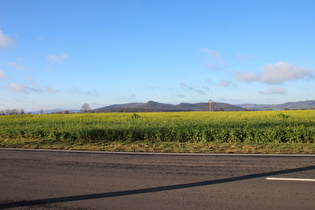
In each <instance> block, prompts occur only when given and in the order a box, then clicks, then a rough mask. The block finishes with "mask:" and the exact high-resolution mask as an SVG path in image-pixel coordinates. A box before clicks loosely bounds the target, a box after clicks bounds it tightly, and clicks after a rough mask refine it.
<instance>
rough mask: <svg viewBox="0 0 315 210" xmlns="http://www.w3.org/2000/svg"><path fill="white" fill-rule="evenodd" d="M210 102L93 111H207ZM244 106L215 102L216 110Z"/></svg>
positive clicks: (150, 103) (122, 106)
mask: <svg viewBox="0 0 315 210" xmlns="http://www.w3.org/2000/svg"><path fill="white" fill-rule="evenodd" d="M206 110H208V103H195V104H191V103H180V104H178V105H173V104H164V103H159V102H155V101H148V102H147V103H128V104H114V105H110V106H106V107H102V108H98V109H94V110H91V111H93V112H178V111H206ZM242 110H244V108H242V107H239V106H235V105H231V104H227V103H215V104H214V111H242Z"/></svg>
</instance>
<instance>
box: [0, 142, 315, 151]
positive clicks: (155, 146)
mask: <svg viewBox="0 0 315 210" xmlns="http://www.w3.org/2000/svg"><path fill="white" fill-rule="evenodd" d="M0 147H3V148H28V149H58V150H88V151H110V152H157V153H225V154H315V144H314V143H272V142H269V143H200V142H197V143H194V142H185V143H181V142H147V141H133V142H128V141H125V142H123V141H117V142H104V143H83V142H74V141H59V140H51V139H46V140H45V139H43V140H31V139H7V140H4V141H1V142H0Z"/></svg>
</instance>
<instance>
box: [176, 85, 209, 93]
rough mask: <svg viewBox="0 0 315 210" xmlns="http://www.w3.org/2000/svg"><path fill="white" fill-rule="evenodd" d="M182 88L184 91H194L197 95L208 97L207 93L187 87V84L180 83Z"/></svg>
mask: <svg viewBox="0 0 315 210" xmlns="http://www.w3.org/2000/svg"><path fill="white" fill-rule="evenodd" d="M180 87H181V88H183V89H184V90H188V91H193V92H195V93H198V94H200V95H206V93H205V92H204V91H203V90H200V89H197V88H195V87H192V86H190V85H187V84H186V83H180Z"/></svg>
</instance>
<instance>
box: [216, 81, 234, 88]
mask: <svg viewBox="0 0 315 210" xmlns="http://www.w3.org/2000/svg"><path fill="white" fill-rule="evenodd" d="M219 86H222V87H230V86H233V87H236V85H235V84H234V83H233V82H230V81H227V80H222V81H221V82H220V84H219Z"/></svg>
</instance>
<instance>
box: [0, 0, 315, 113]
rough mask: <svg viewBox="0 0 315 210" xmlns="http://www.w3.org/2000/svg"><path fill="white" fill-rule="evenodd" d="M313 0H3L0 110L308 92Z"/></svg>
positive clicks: (240, 100)
mask: <svg viewBox="0 0 315 210" xmlns="http://www.w3.org/2000/svg"><path fill="white" fill-rule="evenodd" d="M314 10H315V1H313V0H257V1H251V0H101V1H99V0H67V1H65V0H45V1H43V0H28V1H23V0H0V110H5V109H24V110H26V111H27V110H29V111H36V110H40V109H43V110H48V109H55V108H63V109H80V108H81V106H82V104H84V103H88V104H89V105H90V106H91V108H98V107H103V106H106V105H111V104H121V103H131V102H147V101H149V100H153V101H158V102H161V103H171V104H178V103H181V102H188V103H195V102H208V100H210V99H211V100H213V101H216V102H225V103H231V104H247V103H253V104H279V103H285V102H289V101H304V100H315V97H314V96H315V93H314V90H315V51H314V49H315V38H314V37H315V12H314Z"/></svg>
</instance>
